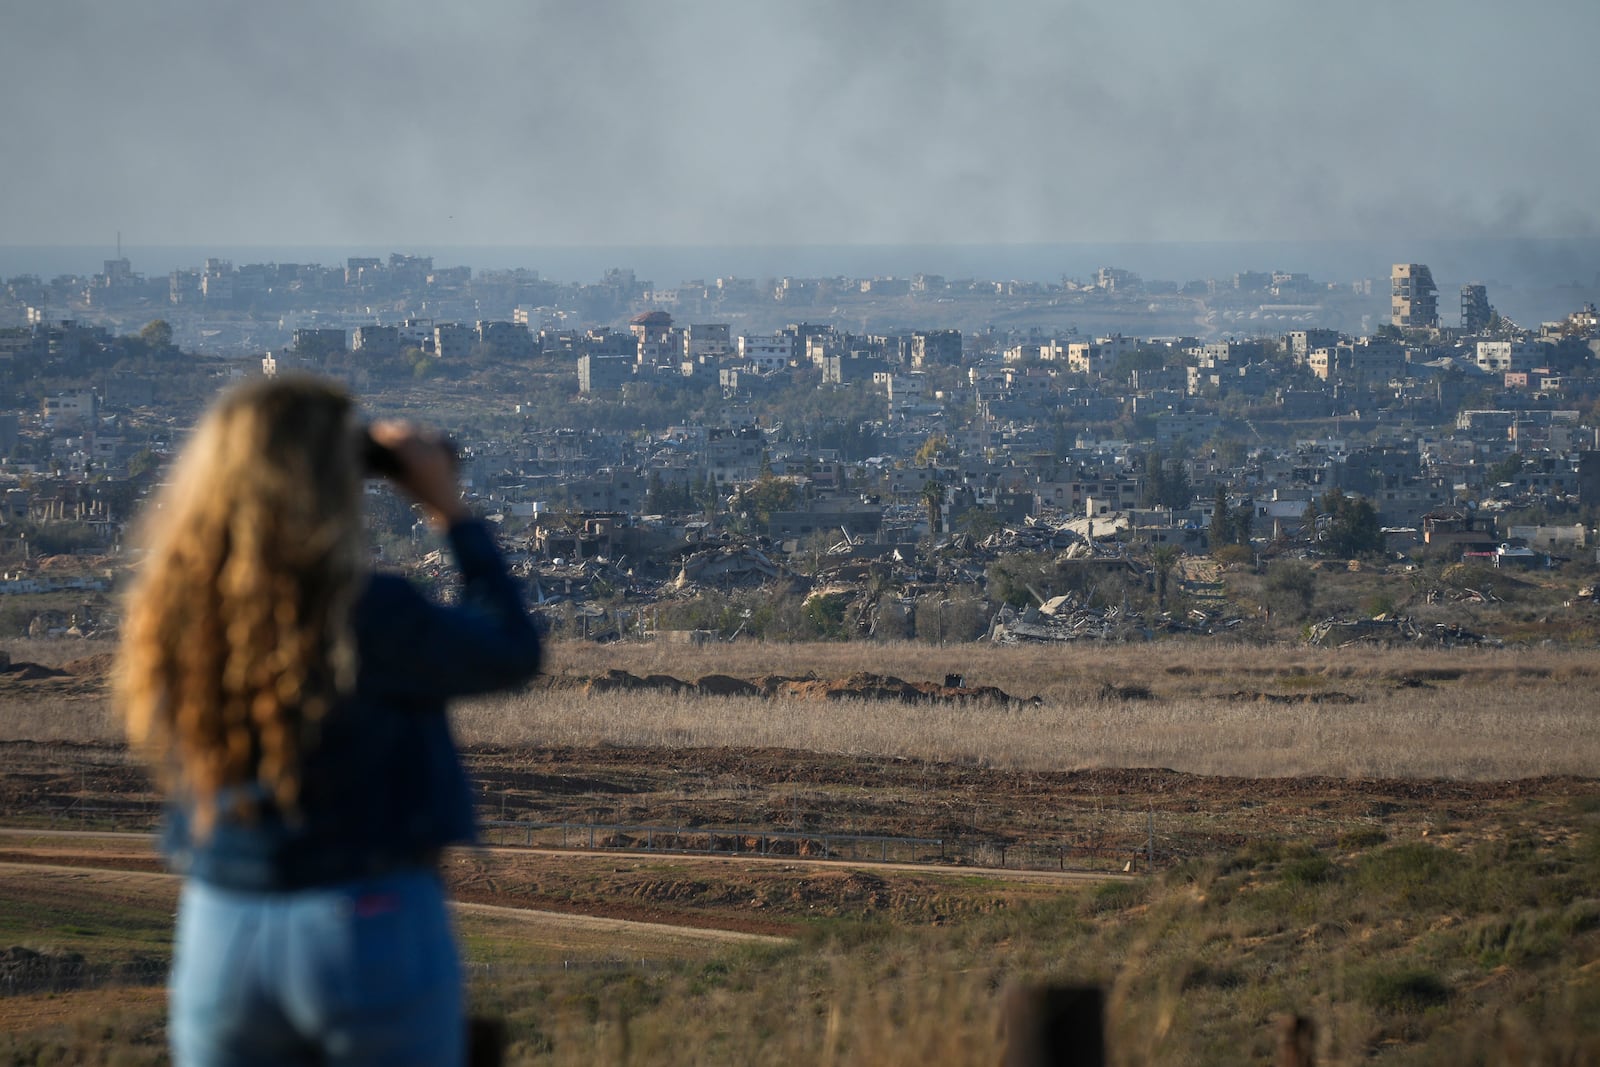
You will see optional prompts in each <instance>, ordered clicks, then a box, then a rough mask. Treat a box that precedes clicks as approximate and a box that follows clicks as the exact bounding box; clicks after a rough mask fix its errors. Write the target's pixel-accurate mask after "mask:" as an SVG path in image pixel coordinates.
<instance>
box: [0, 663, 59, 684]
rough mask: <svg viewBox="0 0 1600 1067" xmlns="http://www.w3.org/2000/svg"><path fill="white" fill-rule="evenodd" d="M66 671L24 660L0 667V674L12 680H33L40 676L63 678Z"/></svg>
mask: <svg viewBox="0 0 1600 1067" xmlns="http://www.w3.org/2000/svg"><path fill="white" fill-rule="evenodd" d="M68 673H69V672H67V671H64V670H58V669H57V668H55V667H46V666H45V665H44V664H42V663H29V662H28V661H26V660H23V661H21V662H17V663H11V664H8V665H6V666H5V667H0V676H4V677H6V678H9V679H10V680H11V681H14V682H33V681H38V680H39V679H40V678H65V677H66V676H67V674H68Z"/></svg>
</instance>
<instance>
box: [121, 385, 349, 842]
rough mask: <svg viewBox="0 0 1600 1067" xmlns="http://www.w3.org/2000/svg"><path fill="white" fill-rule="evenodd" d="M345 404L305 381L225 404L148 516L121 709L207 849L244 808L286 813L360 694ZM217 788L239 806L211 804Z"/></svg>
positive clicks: (250, 392) (210, 417) (244, 391)
mask: <svg viewBox="0 0 1600 1067" xmlns="http://www.w3.org/2000/svg"><path fill="white" fill-rule="evenodd" d="M352 407H353V405H352V402H351V399H350V397H349V395H348V394H346V393H345V392H344V391H343V390H341V389H339V388H338V387H336V386H334V385H332V384H331V383H328V382H326V381H323V380H320V379H316V378H312V377H293V378H285V379H269V380H267V381H264V382H258V383H253V384H251V385H247V386H244V387H242V388H238V389H235V390H233V391H232V392H230V393H228V394H226V395H225V396H224V397H223V398H222V399H221V400H220V401H218V403H217V404H216V405H215V406H214V407H213V408H212V409H211V411H210V412H209V413H208V414H207V415H206V417H205V418H204V419H203V420H202V422H201V424H200V425H199V427H197V429H196V431H195V433H194V436H193V438H192V439H191V440H190V442H189V443H188V445H187V446H186V447H185V449H184V451H183V454H182V456H181V457H180V458H179V460H178V462H177V464H176V466H175V470H174V472H173V476H172V478H171V481H170V482H169V483H168V484H167V485H166V486H165V487H164V488H163V490H162V491H161V492H160V494H159V495H158V496H157V497H156V499H155V500H154V501H152V502H151V504H150V506H149V507H148V508H147V511H146V513H145V518H144V528H143V537H142V540H143V543H144V545H145V548H146V555H145V557H144V560H143V564H142V567H141V570H140V574H139V577H138V579H137V581H136V584H135V586H134V588H133V590H132V592H131V594H130V596H129V600H128V604H127V614H126V621H125V628H124V636H123V641H122V646H121V649H120V652H119V664H118V667H119V669H118V672H117V690H118V697H119V704H120V707H121V710H122V713H123V716H124V719H125V721H126V726H127V731H128V737H129V740H130V741H131V742H132V743H133V744H134V745H135V746H136V747H138V748H139V749H141V750H143V751H144V753H145V754H146V755H147V756H148V757H149V758H150V759H151V761H152V762H153V764H154V765H155V766H156V768H157V770H158V772H160V773H161V775H162V777H163V779H164V782H165V784H166V785H167V787H168V788H170V789H179V790H182V791H183V792H184V793H186V794H187V795H188V796H189V797H190V798H191V799H192V803H193V805H194V811H195V829H196V831H197V833H199V834H201V835H204V834H206V833H208V832H209V831H210V828H211V827H212V826H213V825H214V822H215V819H216V817H217V815H218V812H219V809H220V808H224V807H225V808H226V809H227V810H228V811H229V812H230V813H231V814H234V815H237V816H239V817H244V818H250V817H253V816H254V815H255V814H256V813H257V811H256V809H257V808H258V807H259V801H257V800H251V799H249V798H250V797H251V796H252V795H256V796H264V797H270V798H271V799H272V800H273V801H274V802H275V803H276V804H277V806H278V808H279V810H280V811H283V812H284V813H285V814H289V815H292V814H293V813H294V812H295V811H296V810H297V806H298V802H299V799H300V790H301V779H302V775H301V770H302V763H303V757H304V755H305V753H306V752H307V751H308V750H309V748H310V747H311V746H312V745H314V744H315V743H316V729H317V725H318V723H319V721H320V720H321V719H322V718H323V716H325V715H326V714H327V712H328V710H329V709H330V707H331V706H332V704H333V702H334V701H335V700H336V699H337V698H338V696H339V694H340V693H341V692H343V691H346V690H347V689H348V688H349V687H350V686H352V685H353V683H354V674H355V653H354V639H353V636H352V633H351V620H350V611H351V607H352V605H353V603H354V601H355V597H356V594H357V593H358V592H359V585H360V583H361V581H362V580H363V576H364V574H365V572H366V568H365V567H364V566H363V561H362V555H363V552H362V546H363V538H362V529H361V511H360V506H361V505H360V497H361V493H360V486H361V481H360V479H361V473H362V472H361V458H360V452H359V447H358V441H357V438H358V433H357V430H356V424H355V422H354V420H353V419H352V414H351V413H352ZM236 786H255V787H259V788H247V789H234V788H232V787H236ZM224 790H227V792H228V796H229V797H230V798H236V799H228V800H227V801H226V802H219V798H220V797H221V796H222V795H223V791H224Z"/></svg>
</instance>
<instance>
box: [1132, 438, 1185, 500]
mask: <svg viewBox="0 0 1600 1067" xmlns="http://www.w3.org/2000/svg"><path fill="white" fill-rule="evenodd" d="M1193 499H1194V488H1193V486H1191V485H1190V484H1189V470H1188V468H1187V467H1185V466H1184V465H1183V461H1182V460H1178V459H1164V458H1162V455H1161V452H1160V450H1159V449H1151V450H1150V451H1149V452H1146V453H1145V457H1144V503H1145V506H1146V507H1160V508H1186V507H1188V506H1189V504H1190V502H1191V501H1193Z"/></svg>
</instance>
